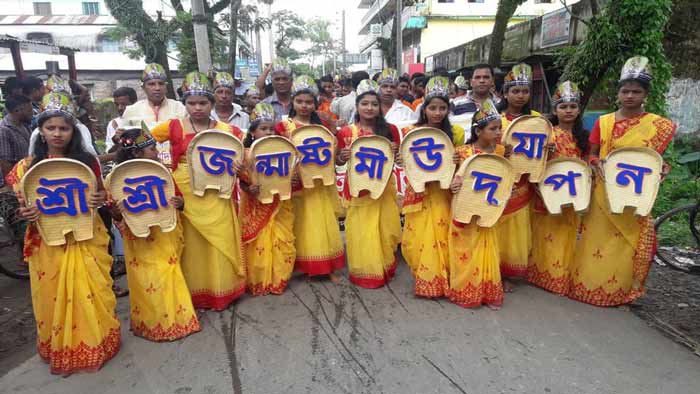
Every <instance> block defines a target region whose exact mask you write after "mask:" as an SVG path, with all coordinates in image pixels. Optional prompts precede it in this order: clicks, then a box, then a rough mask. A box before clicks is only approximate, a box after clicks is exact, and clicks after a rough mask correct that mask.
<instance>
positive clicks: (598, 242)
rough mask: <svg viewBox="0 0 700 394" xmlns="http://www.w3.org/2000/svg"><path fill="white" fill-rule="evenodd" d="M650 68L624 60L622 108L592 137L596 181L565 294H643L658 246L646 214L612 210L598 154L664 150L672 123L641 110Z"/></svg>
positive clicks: (618, 300)
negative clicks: (634, 150)
mask: <svg viewBox="0 0 700 394" xmlns="http://www.w3.org/2000/svg"><path fill="white" fill-rule="evenodd" d="M648 67H649V61H648V59H647V58H645V57H634V58H631V59H629V60H628V61H627V63H625V66H624V67H623V69H622V73H621V77H620V82H619V89H618V93H617V97H618V100H619V102H620V106H621V107H620V109H619V110H617V111H616V112H614V113H611V114H607V115H603V116H601V117H600V119H598V121H597V122H596V124H595V126H594V127H593V131H592V132H591V136H590V143H591V153H590V157H589V162H590V163H591V165H592V166H593V167H594V169H595V170H596V179H595V181H596V182H595V186H594V190H593V196H592V198H591V207H590V209H589V212H588V213H587V214H586V216H585V217H584V219H583V226H582V233H581V239H580V241H579V243H578V245H577V246H576V251H575V254H574V264H573V265H572V267H571V272H572V274H571V285H570V288H569V297H571V298H573V299H575V300H578V301H582V302H585V303H589V304H593V305H597V306H616V305H622V304H627V303H630V302H632V301H634V300H635V299H637V298H639V297H640V296H642V295H643V294H644V282H645V281H646V277H647V274H648V273H649V266H650V264H651V259H652V258H653V256H654V252H655V249H656V233H655V232H654V223H653V219H652V218H651V217H650V216H645V217H636V216H635V215H634V214H633V213H631V212H630V211H625V212H624V213H623V214H617V215H613V214H612V213H610V208H609V205H608V204H609V203H608V201H607V196H606V193H605V183H604V181H603V177H602V175H603V173H602V169H601V167H600V162H601V159H603V160H604V159H605V158H606V157H607V156H608V154H610V153H611V152H613V151H614V150H616V149H620V148H628V147H648V148H651V149H654V150H655V151H657V152H658V153H659V154H663V152H664V150H666V147H667V146H668V144H669V143H670V142H671V140H672V139H673V135H674V134H675V132H676V127H675V125H674V124H673V123H672V122H671V121H670V120H668V119H666V118H663V117H661V116H658V115H654V114H651V113H647V112H644V100H645V99H646V96H647V94H648V92H649V86H650V83H651V79H652V78H651V72H650V70H649V68H648ZM667 170H668V168H667V166H666V165H664V173H666V172H667Z"/></svg>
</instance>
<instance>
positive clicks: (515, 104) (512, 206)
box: [496, 63, 540, 292]
mask: <svg viewBox="0 0 700 394" xmlns="http://www.w3.org/2000/svg"><path fill="white" fill-rule="evenodd" d="M531 85H532V68H531V67H530V66H529V65H527V64H524V63H520V64H516V65H515V66H513V68H512V69H511V70H510V71H509V72H508V74H507V75H506V76H505V80H504V85H503V89H504V98H503V100H501V102H500V103H499V105H498V108H499V110H500V111H501V120H502V122H503V135H505V132H506V130H507V129H508V126H510V123H511V122H512V121H513V120H515V119H517V118H518V117H520V116H523V115H540V113H539V112H537V111H532V110H531V109H530V86H531ZM534 194H535V188H534V186H533V185H532V184H530V181H529V180H528V178H527V175H523V176H522V177H521V178H520V179H519V180H517V181H516V183H515V185H513V194H512V195H511V197H510V199H509V200H508V204H507V205H506V209H505V211H504V212H503V216H502V217H501V219H500V220H499V221H498V224H497V225H496V232H497V233H498V244H499V245H500V253H501V273H502V274H503V276H504V277H520V278H523V277H526V276H527V266H528V258H529V255H530V248H531V247H532V232H531V229H530V201H531V200H532V197H533V196H534ZM504 287H505V290H506V292H510V291H513V284H511V283H510V282H508V281H505V282H504Z"/></svg>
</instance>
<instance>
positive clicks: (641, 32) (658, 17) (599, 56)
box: [558, 0, 672, 114]
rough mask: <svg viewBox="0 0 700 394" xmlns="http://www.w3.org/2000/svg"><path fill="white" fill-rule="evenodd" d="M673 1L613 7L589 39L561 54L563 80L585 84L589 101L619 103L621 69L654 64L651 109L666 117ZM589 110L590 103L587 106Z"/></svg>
mask: <svg viewBox="0 0 700 394" xmlns="http://www.w3.org/2000/svg"><path fill="white" fill-rule="evenodd" d="M671 5H672V0H616V1H609V2H607V4H606V5H605V8H604V9H603V11H602V13H601V14H600V15H599V16H597V17H595V18H593V19H592V20H591V22H590V23H589V26H588V33H587V36H586V39H585V40H584V41H583V42H582V43H581V44H580V45H578V46H576V47H574V48H573V49H572V50H569V51H563V52H561V53H560V58H559V59H558V63H559V64H560V65H564V73H563V75H562V80H565V79H568V80H571V81H574V82H576V83H578V84H579V86H580V87H581V90H582V91H583V94H584V100H587V99H588V98H590V97H591V95H592V94H593V93H594V92H595V91H596V89H599V90H600V93H602V94H605V95H607V96H608V97H609V98H610V102H615V92H616V88H615V85H616V84H615V82H616V81H617V80H618V79H619V73H620V69H621V68H622V66H623V64H624V62H625V61H626V60H627V59H628V58H630V57H632V56H637V55H639V56H646V57H648V58H649V62H650V64H651V69H652V73H653V75H654V81H653V83H652V85H651V91H650V94H649V97H648V99H647V104H646V106H645V108H646V110H647V111H649V112H654V113H657V114H666V98H665V95H666V92H667V91H668V88H669V84H670V81H671V65H670V64H669V62H668V60H667V59H666V55H665V54H664V49H663V44H662V42H663V37H664V29H665V27H666V24H667V22H668V20H669V17H670V15H671ZM584 104H585V103H584Z"/></svg>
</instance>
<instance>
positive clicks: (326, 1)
mask: <svg viewBox="0 0 700 394" xmlns="http://www.w3.org/2000/svg"><path fill="white" fill-rule="evenodd" d="M359 3H360V0H275V1H274V3H273V4H272V12H273V13H274V12H276V11H279V10H284V9H286V10H292V11H294V12H296V13H297V14H299V15H300V16H301V17H302V18H304V19H306V20H308V19H313V18H314V17H322V18H325V19H328V20H331V26H332V27H334V29H332V31H331V34H333V36H334V37H335V38H337V39H340V36H341V12H342V10H343V9H345V47H346V49H347V51H348V52H350V53H357V52H358V51H359V43H360V38H359V36H358V34H357V32H358V30H359V29H360V23H361V21H362V17H363V16H364V15H365V13H366V12H367V10H366V9H362V10H360V9H358V8H357V5H358V4H359ZM261 9H264V7H261ZM266 38H267V36H264V37H263V45H262V46H263V62H269V57H270V54H269V49H268V48H269V46H268V45H267V42H268V40H267V39H266ZM299 49H302V46H299Z"/></svg>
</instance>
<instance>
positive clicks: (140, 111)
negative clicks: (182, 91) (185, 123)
mask: <svg viewBox="0 0 700 394" xmlns="http://www.w3.org/2000/svg"><path fill="white" fill-rule="evenodd" d="M167 79H168V77H167V75H166V74H165V69H164V68H163V66H161V65H160V64H158V63H151V64H149V65H147V66H146V68H145V69H144V70H143V76H142V78H141V80H142V81H143V91H144V92H145V93H146V100H140V101H137V102H136V104H133V105H130V106H128V107H126V110H124V115H122V118H123V120H124V121H130V122H131V123H133V124H139V123H140V122H141V121H143V122H145V123H146V126H148V128H149V129H150V128H153V127H154V126H156V125H157V124H159V123H162V122H165V121H168V120H170V119H175V118H184V117H185V115H187V111H186V110H185V106H184V105H182V103H181V102H179V101H176V100H172V99H169V98H166V97H165V93H166V90H167V89H166V83H167V82H166V81H167ZM157 147H158V152H159V153H158V157H160V159H161V161H162V162H163V164H165V165H170V143H168V142H166V143H163V144H158V145H157Z"/></svg>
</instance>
